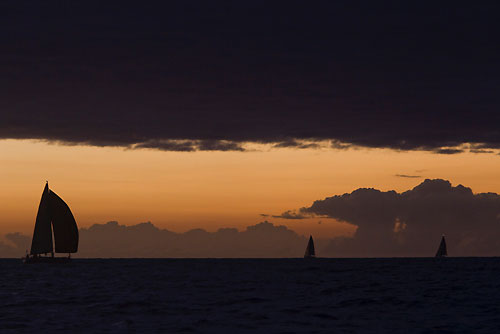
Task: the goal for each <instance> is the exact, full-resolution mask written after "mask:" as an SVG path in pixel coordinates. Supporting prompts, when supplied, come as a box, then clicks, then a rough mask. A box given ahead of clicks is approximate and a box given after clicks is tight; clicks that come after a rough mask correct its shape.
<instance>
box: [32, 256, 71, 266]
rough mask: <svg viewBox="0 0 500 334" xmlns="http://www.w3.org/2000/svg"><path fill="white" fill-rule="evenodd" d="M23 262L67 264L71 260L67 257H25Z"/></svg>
mask: <svg viewBox="0 0 500 334" xmlns="http://www.w3.org/2000/svg"><path fill="white" fill-rule="evenodd" d="M23 262H24V263H26V264H31V263H69V262H71V258H69V257H48V256H47V257H32V256H27V257H24V258H23Z"/></svg>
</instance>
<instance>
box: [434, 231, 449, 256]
mask: <svg viewBox="0 0 500 334" xmlns="http://www.w3.org/2000/svg"><path fill="white" fill-rule="evenodd" d="M445 256H448V250H447V249H446V240H445V239H444V235H443V236H442V237H441V243H440V244H439V248H438V250H437V252H436V257H445Z"/></svg>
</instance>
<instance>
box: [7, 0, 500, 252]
mask: <svg viewBox="0 0 500 334" xmlns="http://www.w3.org/2000/svg"><path fill="white" fill-rule="evenodd" d="M498 9H499V8H498V5H497V4H494V3H490V4H472V3H467V4H465V3H461V2H450V3H445V2H442V3H440V4H435V3H431V2H419V3H418V4H417V3H415V4H406V3H393V2H384V1H382V2H377V3H371V2H358V3H352V2H347V1H346V2H342V1H341V2H335V3H332V2H329V1H319V2H315V3H314V4H310V3H307V4H306V3H305V2H300V1H289V2H287V3H286V4H284V3H280V2H272V3H269V2H264V1H245V2H243V1H239V2H229V1H215V2H205V1H192V2H189V3H186V2H183V1H173V2H168V3H164V2H160V1H158V2H156V1H152V2H148V3H147V4H143V3H139V2H136V1H120V2H114V1H108V2H106V3H102V2H98V1H85V2H83V3H76V4H75V3H65V2H56V1H54V2H43V3H42V2H35V1H33V2H32V1H26V2H22V3H19V2H18V1H4V2H2V3H1V4H0V12H2V13H3V14H2V16H3V17H2V20H1V23H0V28H1V29H0V42H1V43H2V45H3V47H2V49H3V51H2V52H1V53H0V68H1V69H2V75H1V76H0V177H1V180H2V183H3V190H4V191H2V192H1V193H0V202H1V203H2V204H1V207H0V210H1V217H0V233H12V232H21V233H24V234H26V235H29V234H30V233H31V230H32V228H33V223H34V219H35V216H36V210H37V205H38V202H39V200H40V195H41V191H42V189H43V186H44V183H45V181H46V180H48V181H49V186H50V187H51V189H53V190H54V191H55V192H57V193H58V194H59V195H60V196H61V197H62V198H63V199H65V200H66V202H67V203H68V204H69V205H70V207H71V209H72V211H73V213H74V215H75V217H76V218H77V222H78V225H79V227H80V228H91V226H93V225H94V224H105V223H106V222H109V221H117V222H119V223H120V224H125V225H127V226H132V225H134V224H138V223H142V222H152V223H153V224H154V226H155V227H157V228H160V229H168V230H169V231H174V232H176V233H184V232H187V231H189V230H191V229H196V228H202V229H204V230H206V231H209V232H214V233H215V232H216V231H217V230H218V229H219V228H223V227H235V228H237V229H239V230H240V231H245V229H246V228H247V227H249V226H256V224H258V223H260V222H263V221H269V222H272V223H273V224H275V225H273V226H279V225H283V226H286V227H287V228H288V229H291V230H293V231H294V232H296V233H297V234H298V235H299V236H300V235H309V234H314V235H318V236H321V237H322V238H324V239H332V240H333V239H334V238H337V239H339V237H348V238H351V239H356V237H359V235H361V231H366V226H367V225H366V222H365V221H362V222H360V221H356V219H354V220H353V218H352V217H351V216H350V215H347V216H345V215H340V214H338V213H337V212H332V211H329V210H327V211H325V212H326V213H325V212H323V211H321V212H315V211H314V210H313V209H312V208H314V204H313V203H317V201H322V200H325V199H326V198H331V197H334V196H335V195H343V194H353V193H355V194H357V193H356V192H355V191H356V190H357V189H360V188H375V189H378V190H380V191H382V192H386V191H391V190H394V191H395V192H397V193H398V194H401V197H400V198H399V197H398V198H399V199H397V200H395V201H396V202H398V203H399V202H404V201H406V199H405V198H406V197H405V196H404V195H402V194H403V193H404V192H405V191H410V190H412V189H414V188H415V187H417V186H419V185H420V184H422V183H423V182H424V180H426V179H440V180H446V181H449V182H450V187H449V188H447V189H448V190H449V191H448V192H440V193H439V194H440V195H439V196H441V197H440V198H442V197H443V196H448V195H449V193H453V194H454V192H455V191H458V190H456V188H455V187H457V186H458V185H459V184H462V185H463V186H465V187H468V188H470V189H471V191H472V192H473V193H474V194H478V193H487V192H492V193H500V177H499V176H500V175H499V174H500V168H499V167H500V155H499V154H500V128H499V127H498V124H499V123H500V113H499V112H498V110H499V107H500V94H499V91H500V80H499V78H500V63H499V59H500V47H499V45H498V42H497V41H498V37H499V36H498V35H499V31H500V25H499V23H498V20H497V18H496V13H497V12H498ZM432 185H434V183H432ZM424 188H425V187H424ZM445 188H446V187H445ZM425 189H431V191H437V192H439V191H441V190H440V189H442V188H439V187H438V186H436V187H434V186H429V187H427V188H425ZM418 194H422V193H421V192H418ZM446 194H448V195H446ZM436 196H437V195H436ZM469 200H470V202H467V203H476V202H477V201H479V202H480V200H478V199H477V198H476V197H470V198H469ZM315 201H316V202H315ZM328 203H331V202H328ZM356 203H357V202H356ZM412 203H413V204H412V205H414V206H415V207H419V206H425V205H427V204H425V203H424V202H419V201H416V202H412ZM481 203H482V202H481ZM493 203H494V204H493V207H495V205H497V204H496V203H497V202H496V200H493ZM398 205H399V204H398ZM470 205H472V206H474V207H476V206H475V205H476V204H470ZM481 205H482V204H481ZM488 205H489V204H488ZM308 208H309V209H308ZM336 210H338V211H339V212H343V211H342V210H340V209H338V208H337V209H336ZM359 210H362V211H363V210H365V211H367V210H368V209H367V206H366V205H363V206H361V207H360V208H359ZM475 210H480V209H478V208H476V209H475ZM492 210H493V211H494V209H492ZM495 210H496V209H495ZM493 211H492V212H493ZM391 212H393V211H391ZM394 212H397V214H394V215H393V216H391V217H390V219H389V218H387V219H388V221H390V224H389V225H391V226H392V225H393V224H394V221H395V220H396V219H398V222H399V219H402V217H403V216H405V217H407V218H408V217H409V218H408V219H409V221H408V222H407V225H408V226H410V225H411V224H420V226H423V225H422V224H423V223H421V222H420V220H421V219H422V218H419V219H416V218H414V217H413V216H412V215H407V214H406V213H405V211H404V212H403V211H399V209H398V210H395V211H394ZM450 214H451V213H450ZM477 214H479V211H478V212H477ZM499 214H500V210H499ZM346 217H350V218H349V219H347V218H346ZM427 218H429V217H427ZM373 219H374V220H376V219H375V218H373ZM429 219H430V220H432V221H436V224H440V221H441V220H436V219H434V218H432V219H431V218H429ZM429 219H428V220H429ZM484 219H485V221H487V223H485V225H484V226H488V228H493V227H492V226H494V225H492V224H493V223H492V220H494V219H496V218H495V215H493V214H492V215H491V217H490V216H488V218H484ZM356 222H357V224H356ZM400 223H401V224H403V222H400ZM471 224H473V223H471ZM389 225H387V226H389ZM141 226H142V225H141ZM259 226H260V225H259ZM262 226H267V225H262ZM377 226H378V227H377V228H379V229H384V228H385V229H387V226H386V225H383V224H382V225H377ZM401 226H403V225H401ZM465 226H468V225H467V224H466V223H465V222H463V224H462V223H461V225H460V226H458V225H457V228H459V229H461V230H463V231H465V230H467V229H466V228H465ZM484 226H483V227H484ZM363 228H364V229H363ZM389 230H391V229H389ZM482 231H483V232H484V233H486V232H485V231H487V229H486V227H484V228H483V230H482ZM488 231H489V230H488ZM433 232H436V233H437V231H433ZM363 233H366V232H363ZM391 233H395V232H394V231H393V232H391ZM412 233H413V232H412ZM415 233H417V232H415ZM419 233H420V232H419ZM440 233H441V232H440ZM440 233H439V234H440ZM469 233H470V234H469V235H473V233H472V232H469ZM372 236H373V238H376V237H377V235H376V233H375V234H373V235H372ZM400 236H401V235H400V234H398V235H397V236H391V238H392V237H394V238H399V239H398V240H400V242H402V243H404V242H405V241H404V240H403V239H404V238H402V237H400ZM379 238H382V237H381V236H379ZM460 238H462V239H461V240H464V239H463V238H465V237H460ZM478 238H479V239H480V237H477V238H476V239H477V240H479V239H478ZM339 240H340V239H339ZM380 240H385V239H383V238H382V239H380ZM391 240H392V239H391ZM325 245H326V244H325ZM339 247H344V246H342V245H340V246H339V245H338V243H337V244H335V243H333V244H331V245H330V246H325V251H326V249H327V248H328V249H330V250H332V252H333V253H335V252H339ZM349 247H351V248H352V247H356V246H355V245H354V246H353V245H350V246H345V249H347V248H349ZM351 248H349V249H351ZM352 249H354V248H352ZM478 249H479V248H473V249H467V251H470V252H473V251H474V250H478ZM398 251H400V250H397V249H395V248H391V249H387V253H384V254H392V253H391V252H396V253H397V252H398ZM465 251H466V249H465V248H464V252H465ZM498 251H499V253H500V249H499V250H498ZM484 252H486V253H488V252H490V253H491V252H492V250H491V249H488V250H485V251H484ZM490 253H488V254H490ZM280 254H281V253H280ZM345 254H347V255H348V254H358V255H359V254H360V253H356V252H355V251H354V250H353V251H352V252H351V253H348V252H347V251H346V253H345ZM361 255H363V254H361ZM364 255H366V254H364Z"/></svg>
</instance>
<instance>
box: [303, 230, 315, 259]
mask: <svg viewBox="0 0 500 334" xmlns="http://www.w3.org/2000/svg"><path fill="white" fill-rule="evenodd" d="M315 256H316V252H315V251H314V241H313V237H312V235H311V236H309V243H308V244H307V248H306V252H305V253H304V257H315Z"/></svg>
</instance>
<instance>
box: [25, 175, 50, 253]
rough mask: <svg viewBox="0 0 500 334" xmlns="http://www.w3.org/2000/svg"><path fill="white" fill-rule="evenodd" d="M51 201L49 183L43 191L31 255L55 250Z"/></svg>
mask: <svg viewBox="0 0 500 334" xmlns="http://www.w3.org/2000/svg"><path fill="white" fill-rule="evenodd" d="M49 201H50V200H49V184H48V183H47V184H46V185H45V188H44V189H43V193H42V199H41V200H40V205H39V206H38V213H37V215H36V223H35V230H34V231H33V240H32V241H31V251H30V254H42V253H51V252H52V250H53V248H52V226H51V224H50V221H51V218H50V210H49Z"/></svg>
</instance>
